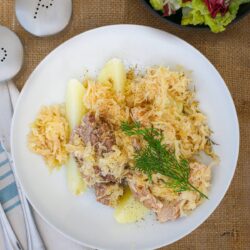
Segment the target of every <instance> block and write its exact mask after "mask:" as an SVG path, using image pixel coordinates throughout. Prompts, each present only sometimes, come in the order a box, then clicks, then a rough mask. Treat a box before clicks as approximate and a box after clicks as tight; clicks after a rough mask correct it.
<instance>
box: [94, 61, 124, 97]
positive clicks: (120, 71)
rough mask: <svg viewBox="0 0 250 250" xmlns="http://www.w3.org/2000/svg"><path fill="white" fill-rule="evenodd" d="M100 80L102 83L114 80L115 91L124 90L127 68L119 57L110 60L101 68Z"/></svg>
mask: <svg viewBox="0 0 250 250" xmlns="http://www.w3.org/2000/svg"><path fill="white" fill-rule="evenodd" d="M98 81H99V82H100V83H105V82H109V81H110V82H112V84H113V87H114V89H115V91H117V92H121V93H122V92H123V91H124V87H125V82H126V70H125V67H124V65H123V63H122V61H121V60H120V59H118V58H113V59H111V60H109V61H108V62H107V63H106V64H105V65H104V67H103V69H102V70H101V72H100V74H99V76H98Z"/></svg>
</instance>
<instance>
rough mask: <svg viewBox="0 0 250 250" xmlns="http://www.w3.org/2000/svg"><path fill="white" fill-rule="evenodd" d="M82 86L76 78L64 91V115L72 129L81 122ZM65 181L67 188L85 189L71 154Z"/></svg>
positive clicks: (77, 192)
mask: <svg viewBox="0 0 250 250" xmlns="http://www.w3.org/2000/svg"><path fill="white" fill-rule="evenodd" d="M83 95H84V87H83V85H82V84H81V83H80V82H79V81H78V80H75V79H73V80H70V81H69V83H68V86H67V92H66V117H67V119H68V122H69V126H70V129H71V130H72V129H74V128H75V127H76V126H78V125H79V124H80V122H81V119H82V117H83V115H84V114H85V113H86V108H85V107H84V104H83ZM66 171H67V182H68V187H69V190H70V191H71V192H72V193H73V194H75V195H80V194H81V193H83V192H84V191H85V190H86V184H85V182H84V180H83V179H82V177H81V174H80V171H79V168H78V166H77V163H76V161H75V159H74V158H73V156H70V157H69V160H68V162H67V164H66Z"/></svg>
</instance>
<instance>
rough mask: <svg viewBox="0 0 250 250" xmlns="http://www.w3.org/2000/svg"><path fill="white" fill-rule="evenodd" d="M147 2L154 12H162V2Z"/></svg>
mask: <svg viewBox="0 0 250 250" xmlns="http://www.w3.org/2000/svg"><path fill="white" fill-rule="evenodd" d="M149 2H150V4H151V5H152V7H153V8H154V9H155V10H163V5H164V4H163V0H150V1H149Z"/></svg>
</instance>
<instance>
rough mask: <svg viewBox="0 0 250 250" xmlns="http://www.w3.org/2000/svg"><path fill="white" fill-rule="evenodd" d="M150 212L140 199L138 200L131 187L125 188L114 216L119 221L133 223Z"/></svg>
mask: <svg viewBox="0 0 250 250" xmlns="http://www.w3.org/2000/svg"><path fill="white" fill-rule="evenodd" d="M148 212H149V209H147V208H146V207H145V206H144V205H143V204H142V203H141V202H140V201H138V200H137V199H136V198H135V197H134V195H133V194H132V192H131V191H130V189H129V188H125V190H124V195H123V196H122V197H121V199H120V200H119V203H118V205H117V206H116V208H115V212H114V217H115V219H116V221H117V222H119V223H132V222H135V221H139V220H141V219H143V218H144V217H145V216H146V215H147V214H148Z"/></svg>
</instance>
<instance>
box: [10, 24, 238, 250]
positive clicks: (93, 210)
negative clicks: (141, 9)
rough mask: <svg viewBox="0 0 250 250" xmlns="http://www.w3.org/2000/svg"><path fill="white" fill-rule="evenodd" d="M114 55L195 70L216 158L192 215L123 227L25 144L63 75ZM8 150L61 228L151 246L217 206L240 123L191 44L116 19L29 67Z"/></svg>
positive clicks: (116, 243) (98, 241) (97, 241)
mask: <svg viewBox="0 0 250 250" xmlns="http://www.w3.org/2000/svg"><path fill="white" fill-rule="evenodd" d="M112 57H118V58H121V59H123V60H124V61H125V63H126V64H127V66H130V65H136V64H138V65H139V66H143V67H147V66H150V65H154V64H158V65H159V64H163V65H166V66H172V67H174V66H176V65H180V64H181V65H182V66H184V67H185V68H186V69H188V70H192V71H193V80H194V83H195V87H196V91H197V98H198V100H200V102H201V103H200V105H201V109H202V110H203V111H204V112H205V113H206V114H207V116H208V119H209V124H210V127H211V128H212V130H213V131H214V135H213V139H214V140H215V141H216V142H218V143H219V146H215V150H216V153H217V154H218V155H219V156H220V159H221V162H220V164H219V166H217V167H214V169H213V178H212V186H211V190H210V193H209V200H206V201H205V202H204V203H203V204H202V205H201V206H199V207H198V208H197V209H196V210H195V211H194V212H193V213H192V214H191V215H190V216H188V217H185V218H181V219H178V220H176V221H174V222H167V223H164V224H160V223H158V222H156V221H155V220H154V219H153V217H150V216H149V217H148V218H147V219H146V220H145V221H143V222H140V223H136V224H128V225H122V224H118V223H117V222H116V221H115V219H114V218H113V210H112V209H111V208H109V207H106V206H103V205H101V204H100V203H97V202H96V201H95V197H94V194H93V193H92V192H91V191H88V192H87V193H86V194H85V195H84V196H82V197H74V196H73V195H71V194H70V192H69V191H68V189H67V185H66V180H65V169H62V170H61V171H59V172H57V173H56V172H55V173H52V174H51V175H50V174H49V172H48V169H47V168H46V166H45V163H44V162H43V160H42V159H41V157H39V156H37V155H35V154H33V153H31V152H30V151H29V150H28V148H27V138H26V136H27V133H28V131H29V124H30V123H31V122H32V121H33V120H34V119H35V116H36V114H37V113H38V111H39V109H40V108H41V106H42V105H49V104H53V103H60V102H63V101H64V95H65V87H66V84H67V82H68V80H69V79H71V78H82V76H83V74H84V72H85V71H86V70H89V73H90V74H92V75H95V74H96V73H97V72H98V71H99V69H100V68H101V67H102V66H103V65H104V63H105V62H106V61H107V60H108V59H110V58H112ZM11 141H12V153H13V157H14V162H15V165H16V169H17V174H18V176H19V179H20V182H21V184H22V186H23V188H24V190H25V192H26V194H27V197H28V199H29V201H30V202H31V204H32V205H33V207H34V208H35V209H36V211H37V212H38V213H39V214H40V215H41V216H42V217H43V218H44V219H45V220H46V221H47V222H48V223H49V224H51V225H53V226H54V227H55V228H57V229H58V230H59V231H60V232H62V233H64V234H65V235H67V236H69V237H70V238H72V239H74V240H76V241H78V242H79V243H81V244H83V245H86V246H89V247H93V248H98V249H119V250H122V249H124V250H128V249H137V250H138V249H155V248H158V247H161V246H163V245H167V244H170V243H173V242H175V241H177V240H179V239H180V238H182V237H184V236H185V235H187V234H189V233H190V232H192V231H193V230H194V229H195V228H197V227H198V226H199V225H200V224H201V223H202V222H204V221H205V220H206V219H207V218H208V216H209V215H210V214H211V213H212V212H213V211H214V210H215V208H216V207H217V206H218V205H219V203H220V201H221V200H222V198H223V197H224V195H225V193H226V191H227V189H228V187H229V184H230V182H231V180H232V177H233V174H234V171H235V167H236V163H237V158H238V150H239V126H238V120H237V115H236V111H235V107H234V104H233V101H232V98H231V96H230V93H229V91H228V89H227V87H226V85H225V83H224V81H223V79H222V78H221V76H220V75H219V73H218V72H217V71H216V69H215V68H214V67H213V65H212V64H211V63H210V62H209V61H208V60H207V59H206V58H205V57H204V56H203V55H202V54H201V53H199V52H198V51H197V50H196V49H195V48H193V47H192V46H190V45H189V44H187V43H186V42H184V41H182V40H181V39H179V38H177V37H175V36H173V35H170V34H168V33H166V32H163V31H160V30H156V29H153V28H149V27H144V26H136V25H114V26H107V27H102V28H98V29H94V30H91V31H88V32H85V33H82V34H80V35H78V36H76V37H74V38H72V39H70V40H69V41H67V42H65V43H63V44H62V45H61V46H59V47H58V48H56V49H55V50H54V51H53V52H52V53H50V54H49V55H48V56H47V57H46V58H45V59H44V60H43V61H42V62H41V63H40V64H39V65H38V67H37V68H36V69H35V70H34V72H33V73H32V74H31V76H30V77H29V79H28V80H27V82H26V84H25V87H24V88H23V91H22V93H21V95H20V98H19V101H18V104H17V107H16V110H15V115H14V119H13V124H12V138H11Z"/></svg>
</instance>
